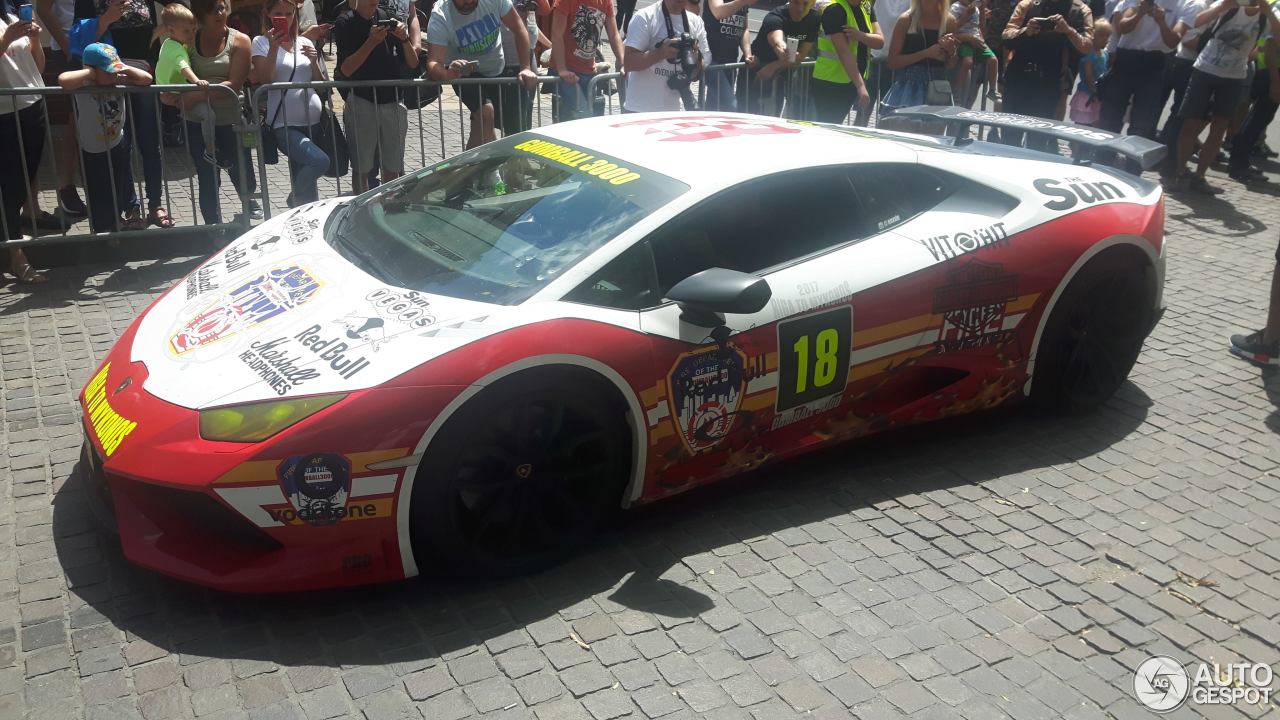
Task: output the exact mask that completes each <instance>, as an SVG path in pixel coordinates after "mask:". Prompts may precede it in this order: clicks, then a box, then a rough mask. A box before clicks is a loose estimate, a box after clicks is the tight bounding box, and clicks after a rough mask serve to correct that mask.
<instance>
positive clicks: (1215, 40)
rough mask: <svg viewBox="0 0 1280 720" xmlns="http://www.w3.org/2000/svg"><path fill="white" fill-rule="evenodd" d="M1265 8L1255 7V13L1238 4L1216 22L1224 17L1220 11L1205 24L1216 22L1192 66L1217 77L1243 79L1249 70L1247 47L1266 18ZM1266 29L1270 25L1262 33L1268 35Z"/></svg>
mask: <svg viewBox="0 0 1280 720" xmlns="http://www.w3.org/2000/svg"><path fill="white" fill-rule="evenodd" d="M1266 12H1267V11H1266V10H1265V9H1262V8H1258V14H1256V15H1250V14H1249V13H1247V12H1245V8H1240V9H1238V10H1236V13H1235V15H1233V16H1232V17H1231V19H1230V20H1227V21H1226V22H1220V20H1221V18H1225V17H1226V16H1225V15H1223V16H1221V17H1220V18H1219V20H1215V21H1214V22H1213V23H1210V24H1209V25H1206V26H1205V27H1206V28H1213V26H1214V25H1215V24H1216V25H1217V26H1218V30H1217V32H1215V33H1214V34H1213V37H1212V38H1210V39H1209V43H1208V44H1207V45H1205V46H1204V50H1202V51H1201V52H1200V55H1199V56H1198V57H1196V64H1195V69H1197V70H1200V71H1201V72H1207V73H1209V74H1210V75H1217V76H1218V77H1220V78H1227V79H1230V80H1243V79H1244V77H1245V75H1247V74H1248V73H1249V51H1251V50H1253V48H1254V46H1255V45H1257V44H1258V37H1259V35H1258V30H1259V23H1263V22H1266V15H1265V13H1266ZM1263 27H1265V26H1263ZM1206 32H1207V30H1206ZM1270 32H1271V31H1270V28H1268V29H1266V30H1264V31H1263V35H1262V37H1270Z"/></svg>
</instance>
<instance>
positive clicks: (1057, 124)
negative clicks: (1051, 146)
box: [894, 105, 1167, 170]
mask: <svg viewBox="0 0 1280 720" xmlns="http://www.w3.org/2000/svg"><path fill="white" fill-rule="evenodd" d="M894 116H895V117H903V118H911V119H915V120H931V121H934V122H944V123H946V124H947V125H948V126H949V127H951V128H953V129H954V131H955V136H956V138H957V140H956V142H957V143H960V142H962V141H964V139H965V138H966V136H967V135H968V131H969V126H970V125H986V126H988V127H995V128H1000V129H1001V130H1023V131H1026V132H1033V133H1038V134H1040V135H1048V136H1049V137H1052V138H1054V139H1056V140H1067V141H1070V142H1073V143H1078V144H1080V145H1082V146H1084V147H1085V148H1088V149H1089V151H1090V152H1088V153H1084V154H1082V155H1083V156H1082V157H1080V158H1077V162H1088V161H1089V160H1091V159H1092V157H1093V156H1094V155H1097V154H1098V153H1115V154H1117V155H1121V156H1123V157H1126V158H1129V159H1130V160H1133V161H1134V162H1136V163H1138V164H1139V165H1141V166H1142V169H1143V170H1150V169H1152V168H1154V167H1156V166H1157V165H1159V164H1160V161H1161V160H1163V159H1164V156H1165V153H1166V152H1167V150H1166V149H1165V146H1164V145H1162V144H1160V143H1158V142H1155V141H1154V140H1148V139H1146V138H1144V137H1139V136H1137V135H1120V134H1117V133H1113V132H1110V131H1107V130H1099V129H1098V128H1095V127H1089V126H1087V125H1076V124H1075V123H1069V122H1063V121H1061V120H1049V119H1047V118H1038V117H1031V116H1029V115H1018V114H1016V113H1004V112H987V111H985V110H969V109H967V108H962V107H956V106H954V105H950V106H942V105H916V106H914V107H908V108H902V109H901V110H898V111H897V112H895V113H894Z"/></svg>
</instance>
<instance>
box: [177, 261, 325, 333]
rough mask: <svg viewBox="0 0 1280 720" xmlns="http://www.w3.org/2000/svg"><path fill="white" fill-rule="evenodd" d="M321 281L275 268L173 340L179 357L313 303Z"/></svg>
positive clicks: (207, 311)
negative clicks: (313, 297)
mask: <svg viewBox="0 0 1280 720" xmlns="http://www.w3.org/2000/svg"><path fill="white" fill-rule="evenodd" d="M319 289H320V281H319V280H318V279H316V277H315V276H314V275H312V274H311V272H310V271H308V270H307V269H306V268H302V267H297V266H288V267H278V268H272V269H271V270H268V271H267V272H265V273H263V274H261V275H258V276H257V277H254V278H252V279H250V280H248V281H247V282H244V283H242V284H241V285H239V286H237V287H235V288H234V289H233V290H231V291H230V292H228V293H226V294H224V295H223V296H222V297H221V298H219V299H218V301H217V302H215V303H214V304H212V305H209V306H208V307H206V308H205V309H204V310H202V311H201V312H200V313H199V314H198V315H196V316H195V317H193V318H191V319H190V320H188V321H187V322H185V323H183V325H182V326H181V327H179V328H178V330H177V331H176V332H175V333H174V334H173V337H171V338H169V349H170V350H172V351H173V352H174V353H175V354H177V355H182V354H184V353H188V352H191V351H192V350H198V349H200V348H202V347H205V346H207V345H210V344H212V343H215V342H217V341H219V340H222V339H224V338H227V337H230V336H232V335H235V334H236V333H238V332H240V331H241V330H243V329H245V328H247V327H250V326H252V325H257V324H259V323H262V322H266V321H267V320H270V319H271V318H273V317H276V316H277V315H280V314H281V313H284V312H285V311H287V310H292V309H293V308H296V307H298V306H300V305H303V304H305V303H306V302H307V301H309V300H310V299H311V298H312V296H314V295H315V294H316V291H317V290H319Z"/></svg>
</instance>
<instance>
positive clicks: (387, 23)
mask: <svg viewBox="0 0 1280 720" xmlns="http://www.w3.org/2000/svg"><path fill="white" fill-rule="evenodd" d="M373 24H374V25H376V26H377V27H380V28H386V29H388V30H395V29H396V21H395V20H375V21H374V22H373Z"/></svg>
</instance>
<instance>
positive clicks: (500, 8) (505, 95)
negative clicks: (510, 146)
mask: <svg viewBox="0 0 1280 720" xmlns="http://www.w3.org/2000/svg"><path fill="white" fill-rule="evenodd" d="M502 26H506V28H507V29H508V30H509V31H511V36H512V38H513V40H514V41H515V48H516V62H513V63H511V64H512V65H516V64H519V66H520V69H519V70H518V71H517V72H516V77H517V78H519V81H520V83H521V84H522V85H524V86H525V88H526V89H528V90H532V89H534V88H535V87H536V86H537V84H538V76H537V75H536V74H534V72H533V70H532V69H530V68H531V63H532V60H533V51H532V50H531V45H530V43H529V30H528V28H526V27H525V24H524V19H523V18H521V17H520V14H519V13H517V12H516V9H515V6H513V5H512V4H511V0H440V2H438V3H436V6H435V7H434V8H432V9H431V21H430V22H428V23H427V77H429V78H430V79H432V80H435V81H438V82H446V81H451V80H458V79H460V78H466V77H481V78H496V77H501V76H502V73H503V70H504V69H505V68H506V66H507V62H506V56H505V55H504V54H503V50H502V33H501V32H500V31H499V28H500V27H502ZM514 90H515V88H514V87H513V86H512V85H499V84H481V85H470V84H465V85H454V86H453V91H454V92H455V93H457V95H458V98H459V99H460V100H461V101H462V104H463V105H466V106H467V109H468V110H470V111H471V133H470V135H468V136H467V148H473V147H477V146H479V145H483V144H484V143H487V142H490V141H492V140H494V139H496V138H497V134H496V133H495V132H494V128H495V127H496V128H499V129H502V130H503V132H508V131H509V130H511V129H512V128H507V127H503V122H504V121H503V115H504V113H503V112H502V110H501V108H504V107H510V106H511V104H512V103H516V104H518V103H519V102H520V99H519V95H518V94H517V93H515V92H513V91H514Z"/></svg>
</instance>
